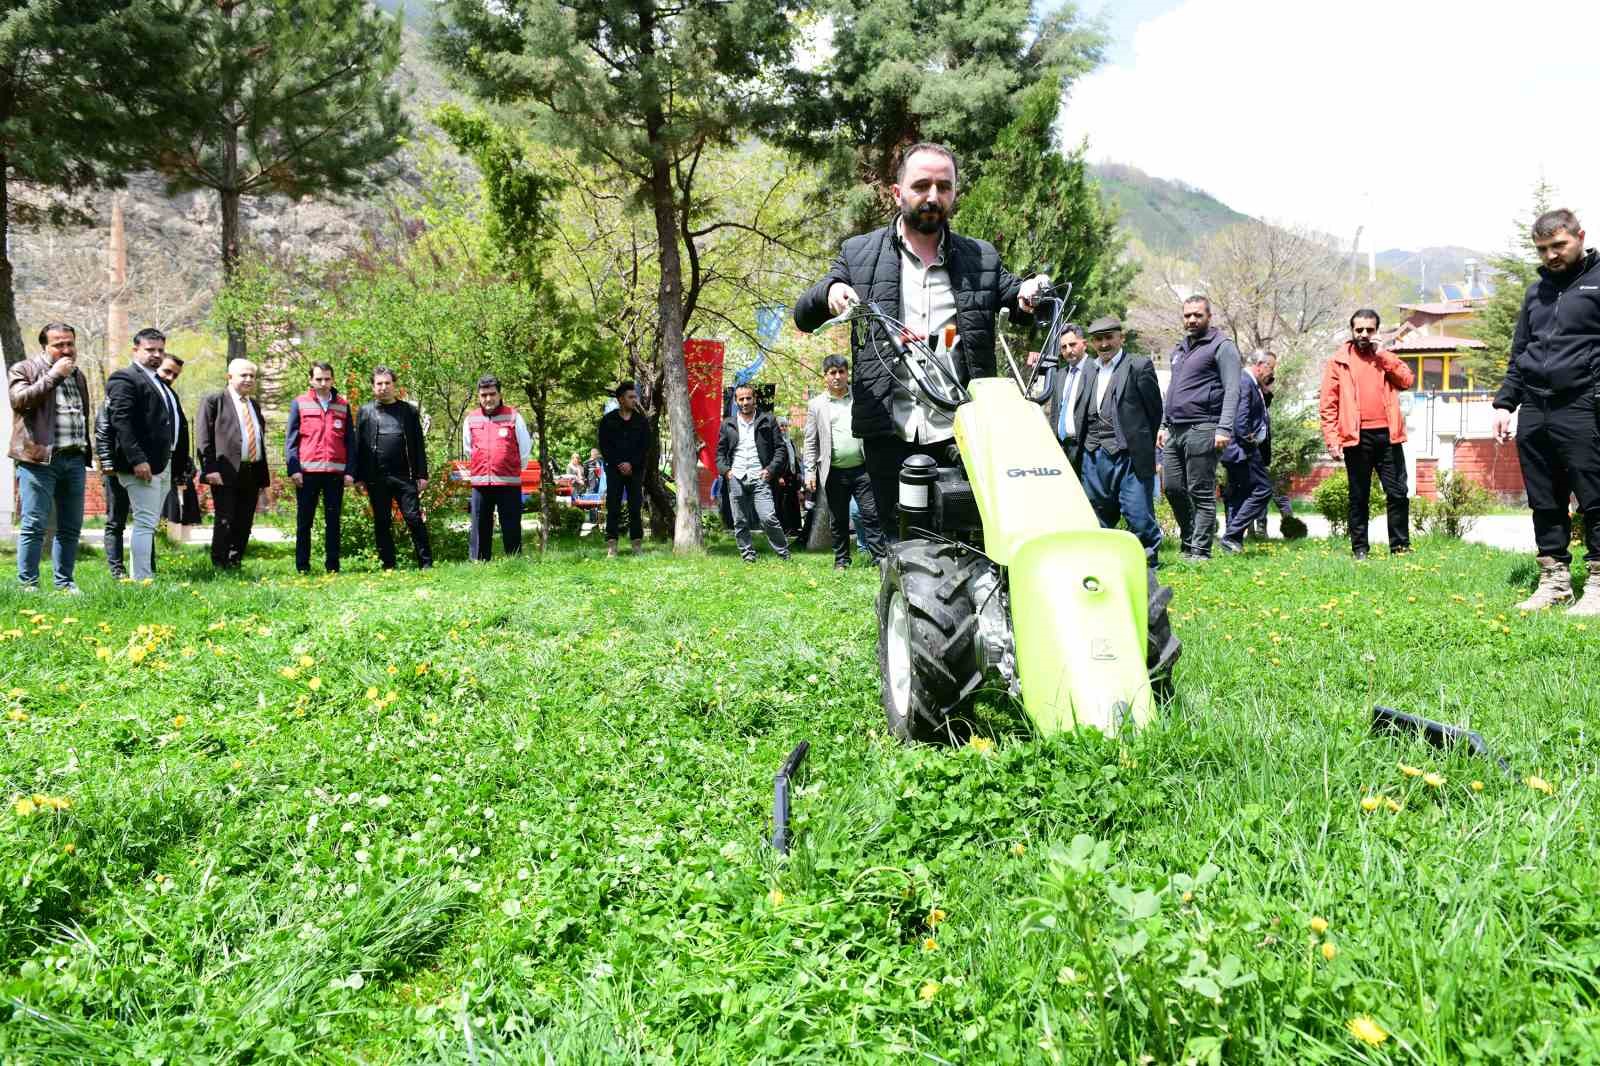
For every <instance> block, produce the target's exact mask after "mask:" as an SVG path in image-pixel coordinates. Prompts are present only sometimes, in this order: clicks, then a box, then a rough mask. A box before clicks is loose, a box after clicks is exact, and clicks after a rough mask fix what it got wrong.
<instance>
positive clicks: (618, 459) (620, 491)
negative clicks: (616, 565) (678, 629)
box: [596, 381, 651, 559]
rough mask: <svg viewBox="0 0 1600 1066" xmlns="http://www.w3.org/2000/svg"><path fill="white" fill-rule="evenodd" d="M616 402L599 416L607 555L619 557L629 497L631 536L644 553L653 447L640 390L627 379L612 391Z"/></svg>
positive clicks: (636, 550)
mask: <svg viewBox="0 0 1600 1066" xmlns="http://www.w3.org/2000/svg"><path fill="white" fill-rule="evenodd" d="M612 395H613V396H615V397H616V400H617V406H615V407H613V408H612V409H611V410H609V411H607V412H606V413H605V414H604V415H603V416H602V417H601V419H600V427H599V429H598V431H597V434H596V435H597V436H598V438H599V443H600V458H601V460H602V461H603V462H604V463H605V474H606V555H607V557H608V558H612V559H615V558H616V557H617V533H618V531H619V529H620V527H621V525H622V501H623V497H627V501H628V540H629V541H630V542H631V543H632V545H633V554H635V555H642V554H643V553H644V461H645V456H646V454H647V453H648V452H649V450H650V441H651V436H650V420H649V419H648V418H646V417H645V415H644V412H643V411H640V410H639V391H638V390H637V389H635V388H634V387H633V382H631V381H624V382H623V383H622V384H620V385H618V386H617V387H616V390H615V391H614V392H613V393H612Z"/></svg>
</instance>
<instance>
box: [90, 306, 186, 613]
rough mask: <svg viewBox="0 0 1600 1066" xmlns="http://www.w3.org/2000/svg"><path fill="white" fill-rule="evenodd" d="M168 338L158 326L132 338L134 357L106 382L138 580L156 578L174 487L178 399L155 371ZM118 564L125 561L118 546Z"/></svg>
mask: <svg viewBox="0 0 1600 1066" xmlns="http://www.w3.org/2000/svg"><path fill="white" fill-rule="evenodd" d="M166 349H167V338H166V337H165V336H164V335H163V334H162V333H161V331H160V330H156V329H141V330H140V331H139V332H138V333H136V334H134V336H133V358H132V360H131V361H130V362H129V364H128V365H127V366H125V367H123V368H122V369H120V370H118V371H117V372H116V373H114V374H112V375H111V377H110V379H109V380H108V381H107V382H106V426H107V428H108V429H109V431H110V434H111V442H110V447H109V449H108V450H109V451H110V453H111V469H112V470H113V471H115V473H116V478H117V483H118V484H119V485H120V486H122V491H123V492H124V493H126V494H127V497H128V510H129V516H130V521H131V523H132V525H133V535H132V537H131V538H130V539H131V540H132V542H133V543H132V545H131V546H130V547H131V554H132V559H131V560H130V566H129V570H131V571H132V577H133V579H134V580H135V581H145V580H148V579H150V578H153V577H155V549H156V527H157V525H158V524H159V523H160V521H161V509H162V507H163V506H164V505H165V504H166V502H167V490H168V489H170V488H171V487H172V465H173V463H172V460H173V456H174V455H175V454H176V453H177V449H178V435H179V431H180V430H181V429H182V423H181V421H180V419H179V417H178V400H177V397H176V396H174V395H173V393H172V390H171V389H169V388H168V387H167V383H166V382H165V381H162V380H161V378H160V377H159V376H158V375H157V373H156V371H158V370H159V369H161V362H162V360H163V359H164V358H165V357H166ZM117 554H118V559H117V562H118V563H119V564H120V563H121V561H122V560H121V551H120V545H119V551H118V553H117Z"/></svg>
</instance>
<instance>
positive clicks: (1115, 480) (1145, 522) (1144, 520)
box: [1083, 448, 1161, 566]
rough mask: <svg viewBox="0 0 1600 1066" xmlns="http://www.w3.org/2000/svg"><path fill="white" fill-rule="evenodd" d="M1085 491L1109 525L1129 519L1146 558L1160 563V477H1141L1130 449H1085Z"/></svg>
mask: <svg viewBox="0 0 1600 1066" xmlns="http://www.w3.org/2000/svg"><path fill="white" fill-rule="evenodd" d="M1083 494H1084V495H1085V496H1087V497H1089V505H1090V506H1091V507H1093V508H1094V513H1095V516H1096V517H1097V518H1099V519H1100V524H1101V525H1102V526H1104V527H1106V528H1107V529H1114V528H1116V525H1117V523H1118V522H1120V521H1122V520H1123V519H1127V520H1128V529H1129V530H1130V531H1131V532H1132V533H1133V535H1134V536H1136V537H1138V538H1139V543H1140V544H1143V545H1144V555H1145V562H1146V563H1147V564H1148V565H1150V566H1156V565H1158V564H1157V561H1156V553H1157V552H1158V551H1160V549H1161V523H1160V522H1157V521H1156V479H1155V477H1154V476H1151V477H1147V478H1145V477H1140V476H1139V475H1138V474H1136V473H1134V471H1133V458H1132V457H1131V456H1129V455H1128V454H1126V453H1123V454H1121V455H1113V454H1112V453H1111V451H1110V450H1109V449H1106V448H1096V449H1094V450H1093V451H1090V450H1088V449H1085V451H1084V455H1083Z"/></svg>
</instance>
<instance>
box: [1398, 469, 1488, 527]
mask: <svg viewBox="0 0 1600 1066" xmlns="http://www.w3.org/2000/svg"><path fill="white" fill-rule="evenodd" d="M1437 487H1438V496H1437V498H1436V499H1432V500H1430V499H1427V498H1426V497H1418V498H1417V499H1415V500H1412V501H1411V524H1412V525H1414V526H1415V527H1416V529H1417V532H1418V533H1439V534H1443V535H1444V536H1447V537H1455V538H1456V539H1458V540H1459V539H1460V538H1462V537H1464V536H1466V535H1467V532H1468V531H1469V530H1470V529H1472V527H1473V526H1474V525H1476V524H1477V521H1478V519H1479V518H1480V517H1482V516H1483V515H1486V514H1488V513H1489V512H1490V511H1491V510H1492V509H1493V508H1494V497H1493V496H1492V495H1490V493H1489V490H1488V489H1486V488H1484V487H1483V486H1482V485H1479V484H1478V483H1477V482H1476V481H1474V480H1472V479H1471V478H1470V477H1467V476H1466V475H1465V474H1460V473H1456V472H1455V471H1453V470H1441V471H1440V472H1439V477H1438V482H1437Z"/></svg>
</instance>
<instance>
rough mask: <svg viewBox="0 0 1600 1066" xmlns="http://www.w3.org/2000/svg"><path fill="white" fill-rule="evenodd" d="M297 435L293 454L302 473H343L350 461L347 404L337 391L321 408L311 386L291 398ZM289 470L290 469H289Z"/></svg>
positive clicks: (350, 425)
mask: <svg viewBox="0 0 1600 1066" xmlns="http://www.w3.org/2000/svg"><path fill="white" fill-rule="evenodd" d="M294 403H295V408H296V414H297V415H298V418H297V422H298V428H299V437H298V440H297V447H296V448H295V456H296V458H298V459H299V461H300V471H301V472H302V473H306V474H343V473H344V472H345V471H346V469H347V468H348V467H349V465H350V450H349V438H350V435H351V433H352V432H353V431H352V428H351V427H352V425H353V423H352V422H351V420H350V405H349V403H347V402H346V401H345V399H344V397H342V396H340V395H339V394H338V393H334V394H333V402H332V403H330V404H329V405H328V409H327V410H326V411H324V410H323V409H322V404H321V403H319V402H318V401H317V393H316V390H315V389H308V390H306V394H305V395H304V396H300V397H297V398H296V399H295V401H294ZM291 472H292V471H291Z"/></svg>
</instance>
